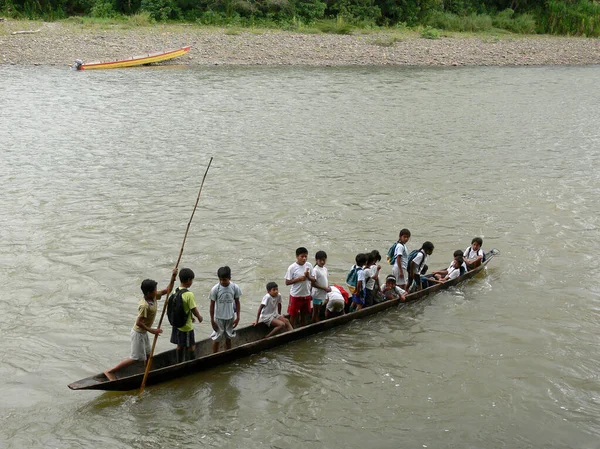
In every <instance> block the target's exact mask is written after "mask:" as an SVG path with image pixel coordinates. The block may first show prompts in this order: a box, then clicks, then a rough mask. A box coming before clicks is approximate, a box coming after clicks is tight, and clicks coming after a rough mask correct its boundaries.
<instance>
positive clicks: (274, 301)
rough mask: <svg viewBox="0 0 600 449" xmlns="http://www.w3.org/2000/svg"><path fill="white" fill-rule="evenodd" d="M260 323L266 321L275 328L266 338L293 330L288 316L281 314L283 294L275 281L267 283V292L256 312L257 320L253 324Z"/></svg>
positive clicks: (268, 325)
mask: <svg viewBox="0 0 600 449" xmlns="http://www.w3.org/2000/svg"><path fill="white" fill-rule="evenodd" d="M258 323H265V324H266V325H267V327H272V328H273V330H271V332H269V333H268V334H267V335H266V336H265V337H264V338H269V337H271V336H272V335H275V334H276V333H278V332H282V331H291V330H292V329H293V327H292V325H291V324H290V322H289V321H288V320H287V318H285V317H284V316H283V315H282V314H281V295H280V294H279V287H278V286H277V284H276V283H275V282H269V283H268V284H267V294H266V295H265V296H264V297H263V299H262V302H261V303H260V307H259V308H258V313H257V314H256V321H255V322H254V323H252V325H253V326H256V325H257V324H258Z"/></svg>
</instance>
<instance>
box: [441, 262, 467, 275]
mask: <svg viewBox="0 0 600 449" xmlns="http://www.w3.org/2000/svg"><path fill="white" fill-rule="evenodd" d="M462 268H463V270H465V272H467V271H468V268H467V264H466V263H465V262H463V263H462ZM452 269H454V261H452V262H450V265H449V266H448V269H447V270H446V271H448V273H450V270H452ZM458 271H460V268H459V270H458Z"/></svg>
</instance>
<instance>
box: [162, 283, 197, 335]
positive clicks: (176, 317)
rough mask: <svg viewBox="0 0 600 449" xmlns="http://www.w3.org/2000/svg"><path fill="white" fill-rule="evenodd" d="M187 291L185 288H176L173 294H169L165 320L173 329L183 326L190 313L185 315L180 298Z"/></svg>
mask: <svg viewBox="0 0 600 449" xmlns="http://www.w3.org/2000/svg"><path fill="white" fill-rule="evenodd" d="M187 291H188V289H187V288H178V289H176V290H175V293H171V296H169V302H168V303H167V318H168V319H169V323H171V326H173V327H183V326H185V323H187V320H188V317H189V315H190V313H191V310H190V311H188V313H185V307H184V305H183V298H182V297H181V296H182V295H183V294H184V293H185V292H187Z"/></svg>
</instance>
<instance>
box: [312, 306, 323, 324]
mask: <svg viewBox="0 0 600 449" xmlns="http://www.w3.org/2000/svg"><path fill="white" fill-rule="evenodd" d="M320 313H321V305H320V304H313V311H312V322H313V323H316V322H317V321H319V314H320Z"/></svg>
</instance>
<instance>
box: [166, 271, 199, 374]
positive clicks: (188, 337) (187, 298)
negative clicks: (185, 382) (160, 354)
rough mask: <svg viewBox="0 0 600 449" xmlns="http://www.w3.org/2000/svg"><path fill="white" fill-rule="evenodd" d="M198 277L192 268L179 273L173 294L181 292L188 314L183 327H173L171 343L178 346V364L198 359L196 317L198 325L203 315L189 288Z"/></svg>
mask: <svg viewBox="0 0 600 449" xmlns="http://www.w3.org/2000/svg"><path fill="white" fill-rule="evenodd" d="M195 277H196V275H195V274H194V272H193V271H192V270H191V269H190V268H182V269H181V270H180V271H179V282H180V284H179V287H177V288H176V289H175V291H174V292H173V294H174V295H177V294H178V293H179V292H181V293H180V294H181V300H182V302H183V310H184V311H185V313H186V314H187V321H186V323H185V325H183V326H181V327H173V330H172V331H171V343H173V344H175V345H177V349H176V352H175V354H176V355H175V357H176V360H177V363H179V362H183V361H185V360H193V359H195V358H196V335H195V334H194V321H195V319H194V318H193V317H196V319H197V320H198V323H201V322H202V315H200V312H199V311H198V307H197V306H196V298H195V296H194V294H193V293H192V292H191V291H189V288H190V287H191V286H192V284H193V283H194V278H195Z"/></svg>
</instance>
